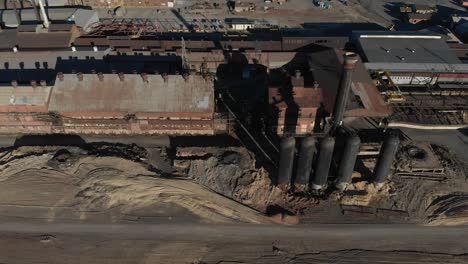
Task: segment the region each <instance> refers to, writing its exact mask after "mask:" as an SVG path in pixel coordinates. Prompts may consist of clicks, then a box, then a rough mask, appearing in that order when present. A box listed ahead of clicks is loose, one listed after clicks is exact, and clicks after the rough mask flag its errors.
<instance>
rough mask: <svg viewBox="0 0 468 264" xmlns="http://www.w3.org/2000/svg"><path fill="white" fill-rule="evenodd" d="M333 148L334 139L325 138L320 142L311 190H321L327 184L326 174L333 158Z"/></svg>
mask: <svg viewBox="0 0 468 264" xmlns="http://www.w3.org/2000/svg"><path fill="white" fill-rule="evenodd" d="M334 148H335V139H334V138H332V137H325V138H323V139H322V140H321V141H320V147H319V153H318V157H317V165H316V167H315V175H314V180H313V182H312V188H313V189H314V190H321V189H323V188H324V186H325V185H326V183H327V179H328V173H329V171H330V165H331V162H332V158H333V149H334Z"/></svg>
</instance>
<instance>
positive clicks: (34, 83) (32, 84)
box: [31, 80, 37, 88]
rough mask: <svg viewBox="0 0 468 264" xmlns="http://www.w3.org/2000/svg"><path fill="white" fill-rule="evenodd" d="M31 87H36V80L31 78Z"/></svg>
mask: <svg viewBox="0 0 468 264" xmlns="http://www.w3.org/2000/svg"><path fill="white" fill-rule="evenodd" d="M31 87H32V88H36V87H37V82H36V81H35V80H31Z"/></svg>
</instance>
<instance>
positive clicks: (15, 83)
mask: <svg viewBox="0 0 468 264" xmlns="http://www.w3.org/2000/svg"><path fill="white" fill-rule="evenodd" d="M11 86H13V87H15V88H16V87H18V82H17V81H16V80H13V81H11Z"/></svg>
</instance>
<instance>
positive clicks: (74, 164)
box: [0, 147, 270, 223]
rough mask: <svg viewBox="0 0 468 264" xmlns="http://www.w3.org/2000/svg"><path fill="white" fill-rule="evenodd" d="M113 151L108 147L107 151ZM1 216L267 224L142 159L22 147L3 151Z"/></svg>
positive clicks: (244, 209)
mask: <svg viewBox="0 0 468 264" xmlns="http://www.w3.org/2000/svg"><path fill="white" fill-rule="evenodd" d="M114 151H115V150H112V149H110V148H107V147H106V153H113V152H114ZM1 157H2V158H1V159H0V201H1V204H0V215H6V216H9V217H22V218H42V219H46V220H48V221H55V220H58V219H62V220H63V219H71V220H83V221H84V220H88V221H101V220H102V221H106V222H108V221H109V220H110V221H111V222H122V221H155V220H158V221H161V220H165V221H178V220H190V221H197V222H209V223H235V222H249V223H270V220H269V219H268V218H266V217H264V216H262V215H261V214H259V213H258V212H256V211H255V210H252V209H250V208H248V207H246V206H243V205H241V204H239V203H236V202H234V201H232V200H230V199H228V198H225V197H223V196H221V195H218V194H216V193H213V192H211V191H209V190H208V189H206V188H203V187H202V186H200V185H198V184H196V183H194V182H192V181H189V180H181V179H167V178H161V177H159V175H158V174H157V173H156V172H154V171H150V170H148V168H147V166H146V165H145V164H142V163H138V162H135V161H131V160H128V159H125V158H122V157H108V156H105V157H97V156H95V155H90V154H89V153H87V151H85V150H83V149H80V148H67V149H66V150H64V149H63V148H54V147H47V148H44V147H21V148H18V149H15V150H8V151H5V152H4V153H1Z"/></svg>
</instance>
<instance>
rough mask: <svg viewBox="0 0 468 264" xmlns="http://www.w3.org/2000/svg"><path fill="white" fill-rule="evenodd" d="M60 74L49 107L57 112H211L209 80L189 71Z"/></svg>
mask: <svg viewBox="0 0 468 264" xmlns="http://www.w3.org/2000/svg"><path fill="white" fill-rule="evenodd" d="M82 76H83V80H82V81H80V80H79V79H78V76H77V75H76V74H64V76H63V81H60V80H58V79H57V80H56V83H55V86H54V88H53V92H52V94H51V97H50V103H49V110H50V111H57V112H65V113H66V112H74V113H76V112H84V113H89V112H125V113H137V112H143V113H144V112H149V113H155V112H156V113H158V112H164V113H170V112H211V113H212V112H214V89H213V81H212V80H209V79H208V80H205V78H203V76H200V75H191V76H189V78H188V80H187V81H186V80H184V78H183V76H181V75H168V76H167V81H166V82H165V81H164V79H163V77H162V76H161V75H147V80H148V81H147V82H145V81H144V79H143V78H142V76H140V75H139V74H126V75H124V80H121V79H120V77H119V75H118V74H104V75H103V80H102V81H100V80H99V77H98V75H97V74H83V75H82Z"/></svg>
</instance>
